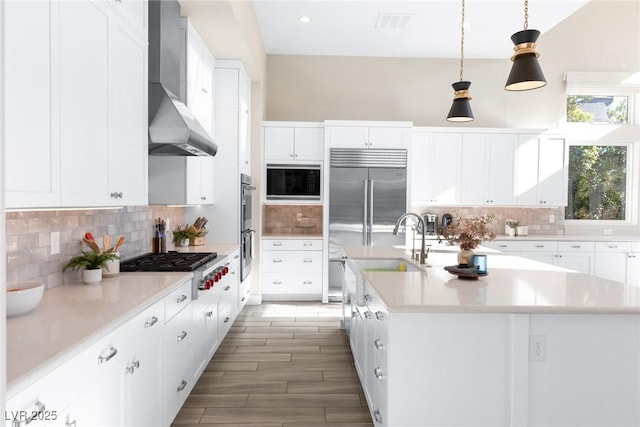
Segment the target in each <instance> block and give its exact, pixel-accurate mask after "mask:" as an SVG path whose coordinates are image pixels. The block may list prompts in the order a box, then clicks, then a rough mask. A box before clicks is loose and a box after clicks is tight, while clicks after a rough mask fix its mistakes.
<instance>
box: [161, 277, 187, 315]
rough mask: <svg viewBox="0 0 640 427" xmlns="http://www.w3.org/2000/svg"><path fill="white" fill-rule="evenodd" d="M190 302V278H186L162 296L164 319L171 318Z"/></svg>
mask: <svg viewBox="0 0 640 427" xmlns="http://www.w3.org/2000/svg"><path fill="white" fill-rule="evenodd" d="M190 302H191V280H187V281H186V282H184V283H183V284H182V285H180V286H178V288H177V289H175V290H174V291H172V292H171V293H170V294H169V295H167V296H166V297H165V298H164V303H165V316H166V317H165V321H167V322H168V321H169V320H171V318H172V317H173V316H175V315H176V314H178V312H179V311H180V310H182V309H183V308H185V307H186V306H187V305H189V303H190Z"/></svg>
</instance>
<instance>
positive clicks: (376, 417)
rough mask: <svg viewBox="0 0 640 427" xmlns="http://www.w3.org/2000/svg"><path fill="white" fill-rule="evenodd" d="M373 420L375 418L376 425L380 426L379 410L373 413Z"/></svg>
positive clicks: (380, 416)
mask: <svg viewBox="0 0 640 427" xmlns="http://www.w3.org/2000/svg"><path fill="white" fill-rule="evenodd" d="M373 418H375V420H376V422H377V423H380V424H382V415H381V414H380V410H379V409H376V410H375V411H373Z"/></svg>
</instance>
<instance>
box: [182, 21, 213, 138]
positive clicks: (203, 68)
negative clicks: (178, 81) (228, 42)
mask: <svg viewBox="0 0 640 427" xmlns="http://www.w3.org/2000/svg"><path fill="white" fill-rule="evenodd" d="M215 67H216V64H215V58H214V57H213V55H211V53H210V52H209V49H208V48H207V46H206V45H205V44H204V41H203V40H202V38H200V35H199V34H198V32H197V31H196V29H195V28H194V27H193V25H192V24H191V21H189V24H188V37H187V106H188V107H189V111H191V113H192V114H193V115H194V116H195V118H196V119H197V120H198V122H199V123H200V124H201V125H202V127H203V128H204V129H205V130H206V131H207V132H208V133H209V136H211V137H212V138H214V136H215V133H214V132H215V129H214V114H215V113H214V105H215V84H214V82H215ZM214 139H215V138H214Z"/></svg>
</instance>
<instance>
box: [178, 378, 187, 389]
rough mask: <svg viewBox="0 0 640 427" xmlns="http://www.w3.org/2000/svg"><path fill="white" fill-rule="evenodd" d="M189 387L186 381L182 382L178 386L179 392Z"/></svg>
mask: <svg viewBox="0 0 640 427" xmlns="http://www.w3.org/2000/svg"><path fill="white" fill-rule="evenodd" d="M186 386H187V382H186V381H185V380H182V382H181V383H180V385H179V386H178V391H182V390H184V388H185V387H186Z"/></svg>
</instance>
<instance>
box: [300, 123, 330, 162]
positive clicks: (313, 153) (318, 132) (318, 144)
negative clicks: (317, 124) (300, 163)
mask: <svg viewBox="0 0 640 427" xmlns="http://www.w3.org/2000/svg"><path fill="white" fill-rule="evenodd" d="M294 142H295V159H296V160H313V161H322V160H323V159H324V130H323V129H322V128H295V131H294Z"/></svg>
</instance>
